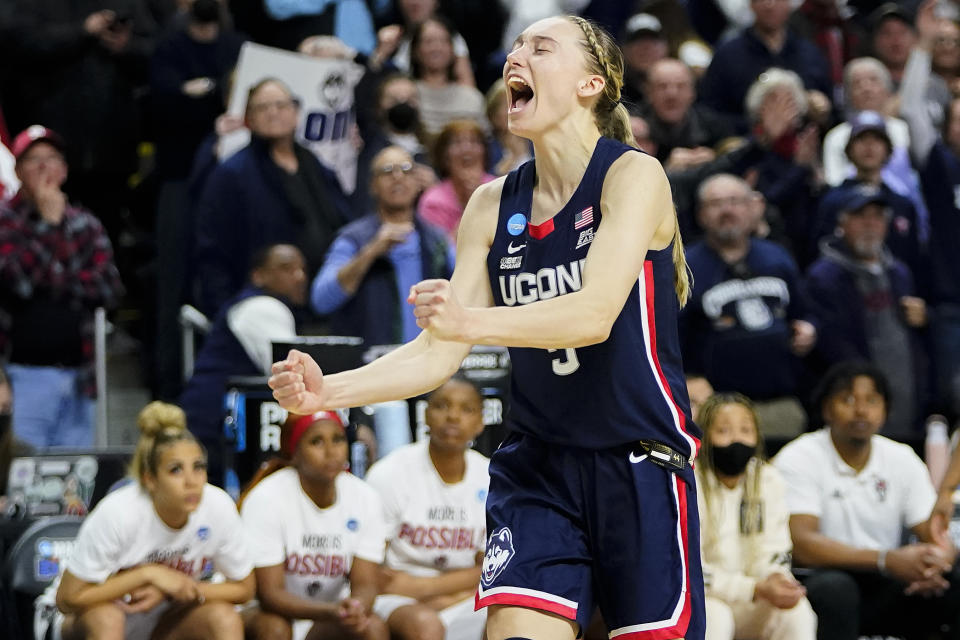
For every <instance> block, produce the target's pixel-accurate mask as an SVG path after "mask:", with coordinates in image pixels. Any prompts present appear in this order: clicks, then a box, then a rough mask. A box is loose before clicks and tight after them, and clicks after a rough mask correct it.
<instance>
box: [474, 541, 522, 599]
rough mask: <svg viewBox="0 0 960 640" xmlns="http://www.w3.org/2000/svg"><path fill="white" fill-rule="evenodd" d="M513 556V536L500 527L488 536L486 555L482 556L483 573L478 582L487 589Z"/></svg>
mask: <svg viewBox="0 0 960 640" xmlns="http://www.w3.org/2000/svg"><path fill="white" fill-rule="evenodd" d="M515 554H516V552H515V551H514V550H513V534H512V533H510V529H508V528H507V527H502V528H500V529H497V530H496V531H494V532H493V533H491V534H490V541H489V542H488V543H487V553H486V555H484V556H483V573H481V574H480V581H481V582H482V583H483V584H484V586H487V587H489V586H490V585H491V584H492V583H493V581H494V580H496V579H497V576H499V575H500V574H501V573H503V570H504V569H505V568H506V566H507V563H508V562H510V558H512V557H513V556H514V555H515Z"/></svg>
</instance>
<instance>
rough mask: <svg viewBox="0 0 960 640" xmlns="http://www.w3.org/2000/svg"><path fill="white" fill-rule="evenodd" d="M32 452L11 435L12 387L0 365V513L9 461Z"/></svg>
mask: <svg viewBox="0 0 960 640" xmlns="http://www.w3.org/2000/svg"><path fill="white" fill-rule="evenodd" d="M32 453H33V447H31V446H30V445H28V444H27V443H25V442H23V441H22V440H20V439H19V438H17V437H16V436H15V435H13V387H11V386H10V378H9V376H7V372H6V370H5V369H4V368H3V367H2V366H0V513H3V511H4V509H5V507H6V499H5V496H6V495H7V481H8V480H9V479H10V478H9V476H10V462H11V461H12V460H13V459H14V458H19V457H20V456H28V455H30V454H32Z"/></svg>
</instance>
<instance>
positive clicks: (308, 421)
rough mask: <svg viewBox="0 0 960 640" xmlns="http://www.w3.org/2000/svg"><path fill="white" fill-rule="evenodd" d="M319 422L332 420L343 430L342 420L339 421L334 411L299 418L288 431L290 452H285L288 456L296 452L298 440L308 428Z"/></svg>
mask: <svg viewBox="0 0 960 640" xmlns="http://www.w3.org/2000/svg"><path fill="white" fill-rule="evenodd" d="M320 420H332V421H333V422H336V423H337V426H339V427H340V428H341V429H343V428H344V426H343V420H341V419H340V416H339V415H337V413H336V412H335V411H317V412H316V413H314V414H311V415H309V416H300V417H299V418H297V419H296V420H294V422H293V427H291V431H290V443H289V448H290V450H289V451H287V454H288V455H291V456H292V455H293V454H294V452H295V451H296V450H297V444H299V443H300V438H302V437H303V434H304V433H306V432H307V429H308V428H310V425H312V424H313V423H314V422H319V421H320Z"/></svg>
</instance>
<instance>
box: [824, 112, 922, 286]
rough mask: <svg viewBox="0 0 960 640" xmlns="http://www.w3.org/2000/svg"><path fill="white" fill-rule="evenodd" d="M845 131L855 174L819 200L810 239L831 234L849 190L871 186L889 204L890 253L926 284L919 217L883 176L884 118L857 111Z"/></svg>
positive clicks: (887, 149) (886, 156) (887, 146)
mask: <svg viewBox="0 0 960 640" xmlns="http://www.w3.org/2000/svg"><path fill="white" fill-rule="evenodd" d="M897 122H900V121H897ZM901 124H903V123H901ZM849 131H850V135H849V138H848V139H849V141H848V142H847V146H846V150H845V152H846V155H847V157H848V158H849V159H850V161H851V162H852V163H853V166H854V168H855V171H856V174H855V175H854V176H853V177H851V178H847V179H846V180H844V181H843V184H841V185H840V186H839V187H837V188H835V189H832V190H830V191H828V192H827V193H826V194H825V195H824V196H823V198H822V199H821V200H820V207H819V209H818V211H817V215H816V218H815V221H814V223H813V225H812V229H811V231H812V233H811V236H810V239H811V241H812V242H813V244H814V245H818V244H819V242H820V240H821V239H822V238H823V237H825V236H829V235H833V233H834V231H835V229H836V226H837V217H838V215H839V213H840V211H839V208H840V206H841V205H842V203H843V202H844V201H845V200H847V199H848V192H849V191H850V190H851V189H856V188H857V187H858V186H861V185H868V186H871V187H874V188H876V189H879V190H880V193H882V194H883V197H884V200H885V201H886V203H887V204H888V206H889V207H890V213H891V215H890V224H889V227H888V228H887V246H888V247H889V248H890V252H891V253H892V254H893V255H894V257H896V258H898V259H900V260H902V261H903V262H904V263H906V265H907V266H908V267H909V268H910V270H911V272H912V273H913V274H914V277H915V280H916V281H917V283H918V284H923V285H926V283H927V282H926V281H927V280H928V278H927V276H926V272H927V267H926V266H925V264H926V263H925V259H924V255H923V254H924V253H925V251H924V248H923V247H922V246H921V244H920V229H919V227H920V220H919V218H920V216H919V215H918V214H917V210H916V208H915V207H914V206H913V202H912V201H911V200H910V199H909V198H907V197H904V196H902V195H900V194H899V193H898V192H897V191H895V190H894V189H893V188H891V186H890V185H888V184H887V182H886V181H885V180H884V179H883V172H884V168H885V167H886V166H888V162H889V160H890V157H891V155H892V153H893V142H892V141H891V138H890V136H889V135H887V133H888V132H887V128H886V126H885V124H884V118H883V117H882V116H881V115H880V114H879V113H876V112H875V111H861V112H860V113H859V114H857V116H856V117H855V118H854V119H853V120H852V123H851V126H850V127H849Z"/></svg>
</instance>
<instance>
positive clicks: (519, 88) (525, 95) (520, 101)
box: [507, 75, 533, 114]
mask: <svg viewBox="0 0 960 640" xmlns="http://www.w3.org/2000/svg"><path fill="white" fill-rule="evenodd" d="M507 90H508V92H509V96H510V108H509V109H508V110H507V113H508V114H516V113H520V112H521V111H523V109H524V108H525V107H526V106H527V104H529V103H530V101H532V100H533V88H532V87H531V86H530V85H529V84H528V83H527V81H526V80H524V79H523V78H521V77H520V76H516V75H512V76H509V77H508V78H507Z"/></svg>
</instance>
